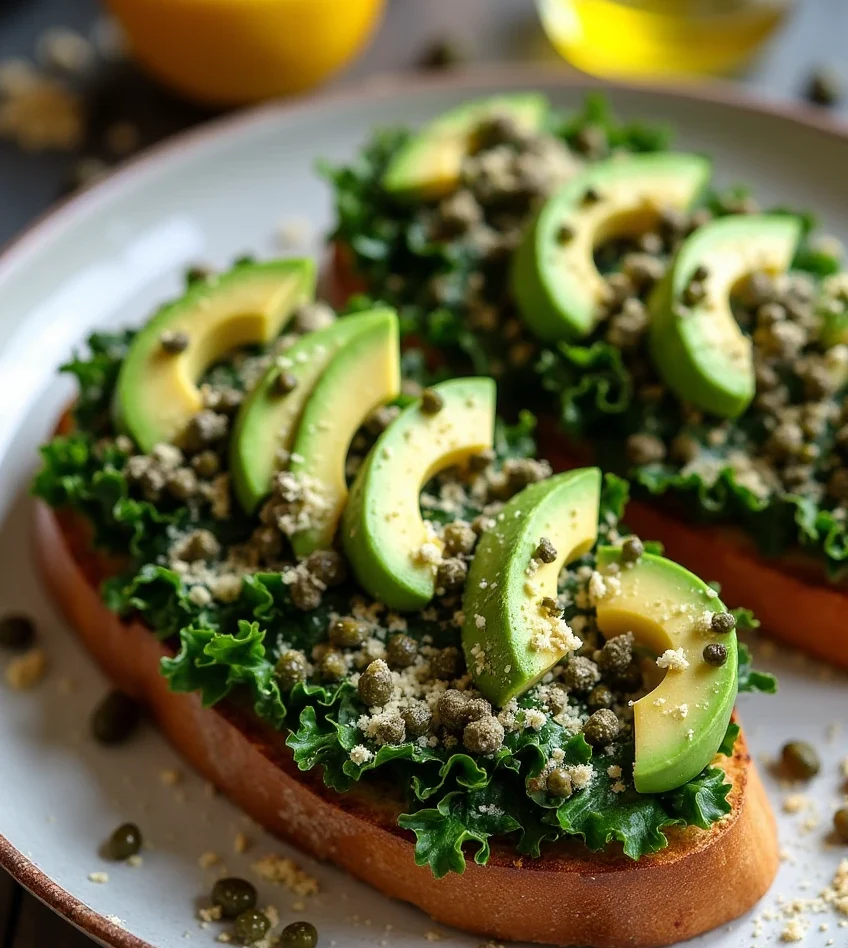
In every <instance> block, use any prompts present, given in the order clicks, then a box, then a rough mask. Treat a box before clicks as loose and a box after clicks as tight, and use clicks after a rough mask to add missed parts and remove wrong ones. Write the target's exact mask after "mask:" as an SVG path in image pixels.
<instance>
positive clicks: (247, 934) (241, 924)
mask: <svg viewBox="0 0 848 948" xmlns="http://www.w3.org/2000/svg"><path fill="white" fill-rule="evenodd" d="M270 927H271V922H270V920H269V918H268V916H267V915H264V914H263V913H262V912H260V911H258V910H257V909H248V910H247V911H246V912H242V913H241V915H239V916H238V918H237V919H236V921H235V925H234V926H233V930H234V931H235V933H236V938H238V939H239V941H240V942H241V943H242V944H243V945H254V944H256V942H257V941H259V940H260V939H262V938H264V937H265V936H266V935H267V934H268V929H269V928H270Z"/></svg>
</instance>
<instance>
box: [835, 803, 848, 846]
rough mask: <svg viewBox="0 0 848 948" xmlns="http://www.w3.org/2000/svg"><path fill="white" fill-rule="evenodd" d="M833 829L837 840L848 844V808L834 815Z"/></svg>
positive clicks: (841, 808)
mask: <svg viewBox="0 0 848 948" xmlns="http://www.w3.org/2000/svg"><path fill="white" fill-rule="evenodd" d="M833 828H834V830H836V835H837V838H838V839H840V840H841V841H842V842H843V843H848V806H843V807H840V808H839V809H838V810H837V811H836V812H835V813H834V814H833Z"/></svg>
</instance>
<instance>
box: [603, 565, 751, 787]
mask: <svg viewBox="0 0 848 948" xmlns="http://www.w3.org/2000/svg"><path fill="white" fill-rule="evenodd" d="M620 557H621V551H620V549H615V548H613V547H600V548H599V549H598V556H597V566H596V568H597V570H598V572H599V573H600V574H601V576H602V577H603V578H604V580H605V583H604V586H605V589H606V592H605V595H604V597H603V598H601V599H598V600H596V601H595V608H596V611H597V617H598V626H599V628H600V629H601V631H602V632H603V633H604V635H605V636H606V637H607V638H610V637H612V636H616V635H622V634H624V633H626V632H632V633H633V636H634V638H635V640H636V642H637V643H638V644H639V645H644V646H646V647H648V648H649V649H651V651H653V652H655V653H656V654H657V655H659V656H661V657H662V656H663V655H664V654H665V653H666V652H667V650H671V651H673V652H674V653H675V654H674V655H668V656H667V660H666V661H665V662H664V664H665V665H667V671H666V674H665V677H664V678H663V679H662V681H661V682H660V684H659V685H658V686H657V687H656V688H655V689H654V690H653V691H651V692H650V693H649V694H647V695H645V696H644V697H643V698H640V699H639V700H638V701H636V702H635V704H634V705H633V723H634V729H635V738H636V763H635V768H634V772H633V777H634V785H635V787H636V789H637V790H638V791H639V792H640V793H663V792H664V791H666V790H673V789H675V788H676V787H680V786H682V785H683V784H684V783H686V782H687V781H689V780H691V779H692V778H693V777H695V776H697V775H698V774H699V773H700V772H701V771H702V770H703V769H704V767H706V766H707V765H708V764H709V763H710V761H711V760H712V759H713V757H715V754H716V752H717V751H718V748H719V745H720V744H721V741H722V738H723V737H724V735H725V732H726V731H727V725H728V723H729V721H730V715H731V714H732V712H733V704H734V702H735V701H736V692H737V684H738V658H737V645H736V633H735V632H730V633H724V634H718V633H716V632H714V631H713V630H712V626H711V624H710V618H711V616H712V614H713V613H715V612H724V611H726V610H725V608H724V606H723V605H722V603H721V602H720V601H719V599H718V598H717V596H716V594H715V591H714V590H713V589H711V588H710V587H709V586H708V585H707V584H706V583H705V582H704V581H703V580H701V579H699V578H698V577H697V576H695V575H694V574H693V573H690V572H689V571H688V570H686V569H684V568H683V567H682V566H679V565H678V564H677V563H673V562H672V561H671V560H667V559H665V558H664V557H662V556H654V555H652V554H649V553H645V554H643V555H642V556H641V557H640V558H639V560H638V562H636V563H635V564H632V565H623V564H622V563H621V558H620ZM711 643H715V644H721V645H724V646H725V648H726V649H727V662H726V663H725V664H724V665H721V666H719V667H715V666H713V665H710V664H708V663H707V662H706V661H705V660H704V657H703V651H704V648H705V647H706V646H707V645H709V644H711ZM661 661H662V658H661Z"/></svg>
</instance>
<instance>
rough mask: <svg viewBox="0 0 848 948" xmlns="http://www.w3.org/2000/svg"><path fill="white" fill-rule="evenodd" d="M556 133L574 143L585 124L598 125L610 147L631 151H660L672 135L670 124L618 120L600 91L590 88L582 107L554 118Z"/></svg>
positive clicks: (569, 142) (589, 126) (597, 127)
mask: <svg viewBox="0 0 848 948" xmlns="http://www.w3.org/2000/svg"><path fill="white" fill-rule="evenodd" d="M554 127H555V131H556V134H557V135H559V136H560V137H561V138H563V139H564V140H565V141H566V142H568V144H569V145H576V144H577V140H578V136H579V135H580V133H581V132H582V131H584V130H585V129H587V128H595V129H600V130H601V131H602V132H603V133H604V135H605V137H606V140H607V142H608V143H609V146H610V148H611V149H623V150H625V151H634V152H651V151H663V150H665V149H666V148H668V146H669V143H670V142H671V138H672V129H671V126H669V125H667V124H663V125H649V124H647V123H645V122H621V121H619V120H618V119H617V118H616V116H615V113H614V112H613V110H612V106H611V105H610V104H609V100H608V99H607V98H606V96H605V95H604V94H603V93H600V92H590V93H589V94H588V95H587V96H586V99H585V100H584V102H583V107H582V108H581V109H580V110H579V111H577V112H574V113H573V114H571V115H569V116H567V117H565V118H563V119H560V120H559V121H558V122H557V121H556V120H555V121H554Z"/></svg>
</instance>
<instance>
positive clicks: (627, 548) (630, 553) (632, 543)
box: [621, 537, 645, 563]
mask: <svg viewBox="0 0 848 948" xmlns="http://www.w3.org/2000/svg"><path fill="white" fill-rule="evenodd" d="M644 552H645V544H644V543H642V541H641V540H640V539H639V537H628V538H627V539H626V540H625V541H624V543H622V544H621V562H622V563H636V562H638V561H639V559H640V558H641V556H642V554H643V553H644Z"/></svg>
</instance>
